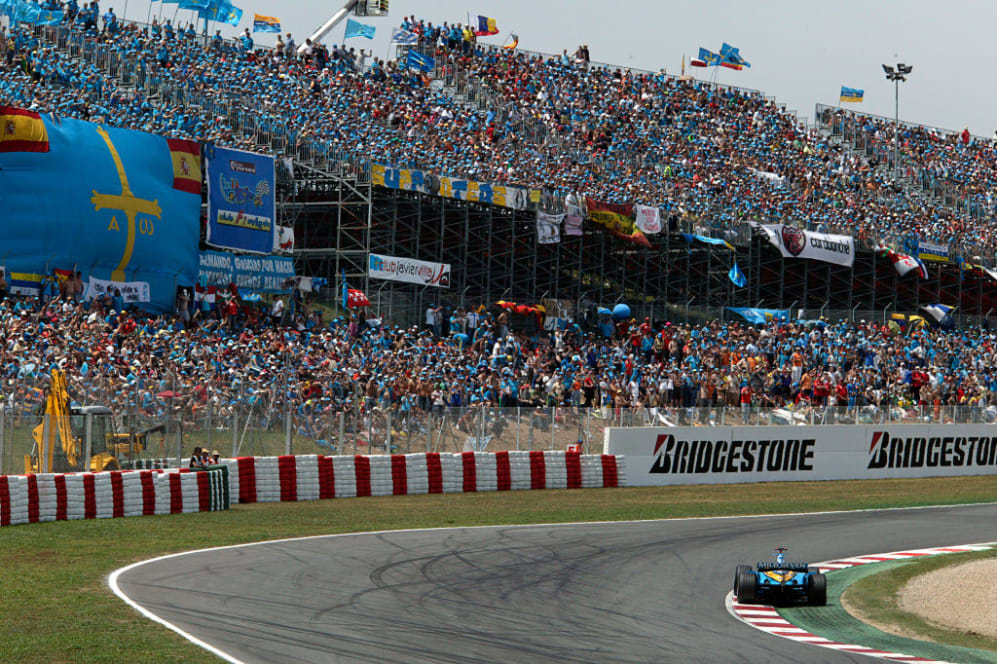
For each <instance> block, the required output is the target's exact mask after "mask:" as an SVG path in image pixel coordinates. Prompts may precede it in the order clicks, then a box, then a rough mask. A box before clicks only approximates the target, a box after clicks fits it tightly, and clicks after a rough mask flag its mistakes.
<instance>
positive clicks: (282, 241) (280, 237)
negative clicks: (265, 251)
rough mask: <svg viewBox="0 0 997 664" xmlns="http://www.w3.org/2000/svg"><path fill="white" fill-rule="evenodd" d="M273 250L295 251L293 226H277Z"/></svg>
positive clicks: (275, 251)
mask: <svg viewBox="0 0 997 664" xmlns="http://www.w3.org/2000/svg"><path fill="white" fill-rule="evenodd" d="M273 251H274V253H277V252H280V251H286V252H291V251H294V228H293V227H292V226H277V232H276V233H274V236H273Z"/></svg>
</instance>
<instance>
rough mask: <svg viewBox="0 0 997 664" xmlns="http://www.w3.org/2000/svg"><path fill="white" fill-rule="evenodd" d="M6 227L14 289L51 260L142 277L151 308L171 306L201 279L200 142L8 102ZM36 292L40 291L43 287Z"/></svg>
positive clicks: (1, 219) (29, 287) (33, 279)
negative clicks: (177, 290) (179, 293)
mask: <svg viewBox="0 0 997 664" xmlns="http://www.w3.org/2000/svg"><path fill="white" fill-rule="evenodd" d="M0 192H3V193H2V194H0V200H2V205H0V209H2V212H0V230H2V233H3V238H4V252H5V254H6V258H5V263H6V268H7V271H8V280H9V281H10V285H11V287H12V289H23V292H27V291H35V289H36V288H37V285H38V284H39V283H40V281H41V279H40V277H38V275H41V274H51V271H52V269H53V268H60V269H64V270H70V269H73V268H74V266H76V267H75V269H77V270H79V271H80V272H82V273H83V274H82V277H83V279H84V281H86V280H87V279H88V278H89V277H91V276H93V277H96V278H98V279H103V280H113V281H142V282H146V283H148V284H149V286H150V289H151V291H150V300H149V302H148V305H147V306H146V307H145V308H147V309H150V310H152V311H156V312H166V311H172V310H173V298H174V293H175V286H177V285H183V286H193V285H194V279H195V278H196V276H197V241H198V232H199V226H200V223H199V220H200V209H201V147H200V144H199V143H197V142H195V141H185V140H174V139H169V140H168V139H166V138H163V137H162V136H156V135H154V134H147V133H143V132H139V131H132V130H129V129H117V128H114V127H106V126H103V125H98V124H93V123H90V122H84V121H82V120H74V119H71V118H65V117H56V116H51V115H41V114H38V113H33V112H30V111H23V110H21V109H15V108H9V107H2V106H0ZM35 292H36V291H35Z"/></svg>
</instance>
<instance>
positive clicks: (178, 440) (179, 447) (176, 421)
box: [173, 413, 211, 468]
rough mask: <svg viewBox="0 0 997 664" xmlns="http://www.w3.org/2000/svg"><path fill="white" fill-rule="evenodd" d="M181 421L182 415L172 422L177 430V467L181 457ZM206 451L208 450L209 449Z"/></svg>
mask: <svg viewBox="0 0 997 664" xmlns="http://www.w3.org/2000/svg"><path fill="white" fill-rule="evenodd" d="M175 415H176V413H174V416H175ZM182 423H183V418H182V417H179V418H177V419H176V420H174V422H173V426H174V427H176V432H177V468H179V467H180V462H181V460H182V459H183V434H182V432H181V431H180V429H181V424H182ZM208 451H209V452H210V451H211V450H208Z"/></svg>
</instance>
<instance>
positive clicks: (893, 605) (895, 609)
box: [842, 542, 997, 651]
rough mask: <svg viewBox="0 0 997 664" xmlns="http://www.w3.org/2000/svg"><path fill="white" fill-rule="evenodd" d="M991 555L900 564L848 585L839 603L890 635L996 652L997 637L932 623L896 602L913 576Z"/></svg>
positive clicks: (981, 553) (958, 555)
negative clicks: (905, 609)
mask: <svg viewBox="0 0 997 664" xmlns="http://www.w3.org/2000/svg"><path fill="white" fill-rule="evenodd" d="M953 544H961V542H953ZM994 557H997V551H995V550H988V551H974V552H972V553H956V554H948V555H944V556H932V557H929V558H924V559H921V560H915V561H911V562H909V563H904V564H902V565H898V566H896V567H892V568H891V569H888V570H886V571H884V572H880V573H878V574H872V575H870V576H867V577H866V578H864V579H861V580H860V581H857V582H856V583H854V584H852V585H851V586H849V587H848V589H846V590H845V592H844V593H843V595H842V604H843V605H844V606H845V608H846V609H847V610H848V612H849V613H851V614H852V615H854V616H855V617H856V618H858V619H860V620H863V621H865V622H868V623H870V624H873V625H875V626H876V627H878V628H879V629H882V630H884V631H887V632H889V633H891V634H901V635H903V636H908V637H912V638H918V639H925V640H928V641H934V642H936V643H943V644H946V645H952V646H960V647H963V648H973V649H977V650H992V651H997V639H994V638H991V637H988V636H983V635H981V634H974V633H968V632H960V631H957V630H952V629H947V628H945V627H940V626H938V625H935V624H932V623H930V622H928V621H926V620H924V619H923V618H921V617H920V616H918V615H916V614H913V613H908V612H907V611H904V610H902V609H901V608H900V607H899V605H898V601H897V599H898V598H897V596H898V594H899V592H900V590H901V589H902V588H903V587H904V585H906V584H907V582H908V581H910V580H911V579H913V578H914V577H917V576H920V575H922V574H927V573H928V572H931V571H934V570H936V569H939V568H942V567H948V566H950V565H959V564H962V563H965V562H969V561H972V560H980V559H983V558H994Z"/></svg>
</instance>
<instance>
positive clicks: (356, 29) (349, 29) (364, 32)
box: [343, 18, 375, 39]
mask: <svg viewBox="0 0 997 664" xmlns="http://www.w3.org/2000/svg"><path fill="white" fill-rule="evenodd" d="M374 29H375V28H374V26H373V25H364V24H363V23H360V22H359V21H354V20H353V19H352V18H351V19H348V20H347V21H346V32H345V33H343V39H349V38H350V37H366V38H367V39H373V38H374Z"/></svg>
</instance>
